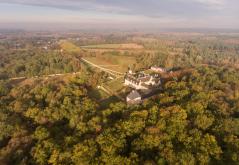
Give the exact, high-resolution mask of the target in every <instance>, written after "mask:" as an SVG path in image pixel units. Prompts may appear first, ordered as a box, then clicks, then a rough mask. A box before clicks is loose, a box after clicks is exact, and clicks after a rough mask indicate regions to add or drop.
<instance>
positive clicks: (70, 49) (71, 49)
mask: <svg viewBox="0 0 239 165" xmlns="http://www.w3.org/2000/svg"><path fill="white" fill-rule="evenodd" d="M60 46H61V48H62V49H63V51H66V52H67V53H71V54H72V53H80V51H81V48H80V47H78V46H76V45H75V44H73V43H71V42H70V41H67V40H62V41H60Z"/></svg>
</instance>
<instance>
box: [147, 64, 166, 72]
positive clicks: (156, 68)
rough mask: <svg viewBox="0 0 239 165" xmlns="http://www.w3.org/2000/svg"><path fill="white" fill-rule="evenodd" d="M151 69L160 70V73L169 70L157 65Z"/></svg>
mask: <svg viewBox="0 0 239 165" xmlns="http://www.w3.org/2000/svg"><path fill="white" fill-rule="evenodd" d="M150 69H151V70H152V71H155V72H160V73H165V72H167V70H166V69H164V68H161V67H157V66H152V67H151V68H150Z"/></svg>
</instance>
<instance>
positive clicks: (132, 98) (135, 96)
mask: <svg viewBox="0 0 239 165" xmlns="http://www.w3.org/2000/svg"><path fill="white" fill-rule="evenodd" d="M139 97H140V98H141V95H140V94H139V92H138V91H136V90H134V91H132V92H131V93H130V94H129V95H128V96H127V98H128V99H130V100H134V99H136V98H139Z"/></svg>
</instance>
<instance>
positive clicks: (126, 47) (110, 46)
mask: <svg viewBox="0 0 239 165" xmlns="http://www.w3.org/2000/svg"><path fill="white" fill-rule="evenodd" d="M82 48H86V49H121V50H122V49H123V50H130V49H144V47H143V46H142V45H139V44H135V43H127V44H101V45H88V46H82Z"/></svg>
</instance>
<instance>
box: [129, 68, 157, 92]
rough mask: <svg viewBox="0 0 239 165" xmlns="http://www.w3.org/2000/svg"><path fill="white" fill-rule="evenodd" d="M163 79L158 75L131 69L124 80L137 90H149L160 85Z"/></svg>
mask: <svg viewBox="0 0 239 165" xmlns="http://www.w3.org/2000/svg"><path fill="white" fill-rule="evenodd" d="M160 84H161V80H160V78H159V77H158V75H147V74H144V73H140V74H135V73H132V71H131V70H130V71H129V72H128V73H127V74H126V76H125V80H124V85H125V86H130V87H132V88H134V89H136V90H148V89H151V88H155V87H158V86H159V85H160Z"/></svg>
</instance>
